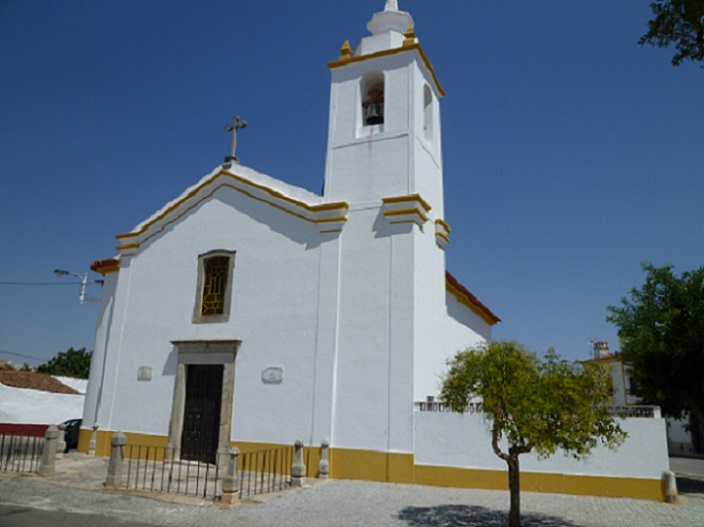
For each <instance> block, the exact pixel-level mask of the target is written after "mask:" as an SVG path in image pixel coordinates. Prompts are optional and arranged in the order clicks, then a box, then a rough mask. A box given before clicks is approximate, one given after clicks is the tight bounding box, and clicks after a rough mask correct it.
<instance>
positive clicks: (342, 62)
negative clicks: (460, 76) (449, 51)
mask: <svg viewBox="0 0 704 527" xmlns="http://www.w3.org/2000/svg"><path fill="white" fill-rule="evenodd" d="M413 50H415V51H417V52H418V54H419V55H420V58H421V59H422V60H423V63H424V64H425V67H426V68H428V71H429V72H430V75H431V76H432V77H433V81H434V82H435V86H436V87H437V89H438V93H439V94H440V95H441V96H442V97H444V96H445V90H444V89H443V87H442V86H441V85H440V82H439V81H438V77H437V75H436V74H435V69H434V68H433V64H432V62H430V59H429V58H428V56H427V55H426V54H425V52H424V51H423V48H421V47H420V44H418V43H414V44H406V45H404V46H402V47H399V48H393V49H385V50H382V51H377V52H375V53H369V54H368V55H359V56H357V57H354V56H344V55H343V56H342V57H340V59H338V60H336V61H333V62H328V68H330V69H335V68H340V67H343V66H347V65H349V64H356V63H359V62H363V61H365V60H372V59H376V58H379V57H386V56H390V55H396V54H399V53H405V52H407V51H413Z"/></svg>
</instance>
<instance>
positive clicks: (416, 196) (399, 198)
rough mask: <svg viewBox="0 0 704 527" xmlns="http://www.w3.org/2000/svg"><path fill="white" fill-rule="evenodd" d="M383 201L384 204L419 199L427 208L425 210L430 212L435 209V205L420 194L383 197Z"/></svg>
mask: <svg viewBox="0 0 704 527" xmlns="http://www.w3.org/2000/svg"><path fill="white" fill-rule="evenodd" d="M381 201H382V202H384V204H389V203H408V202H412V201H417V202H418V203H420V204H421V206H422V207H423V208H424V209H425V212H430V211H431V210H432V209H433V207H431V206H430V203H428V202H427V201H425V200H424V199H423V197H422V196H421V195H420V194H409V195H408V196H392V197H390V198H381Z"/></svg>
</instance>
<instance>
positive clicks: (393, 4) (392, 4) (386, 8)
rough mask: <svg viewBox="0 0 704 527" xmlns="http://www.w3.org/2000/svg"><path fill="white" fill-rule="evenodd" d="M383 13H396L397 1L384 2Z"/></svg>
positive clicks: (387, 0) (388, 0)
mask: <svg viewBox="0 0 704 527" xmlns="http://www.w3.org/2000/svg"><path fill="white" fill-rule="evenodd" d="M384 11H398V0H386V4H385V5H384Z"/></svg>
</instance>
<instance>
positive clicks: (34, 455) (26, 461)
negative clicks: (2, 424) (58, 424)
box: [0, 434, 44, 474]
mask: <svg viewBox="0 0 704 527" xmlns="http://www.w3.org/2000/svg"><path fill="white" fill-rule="evenodd" d="M43 452H44V438H43V437H32V436H20V435H6V434H2V435H0V472H18V473H22V474H36V473H37V472H38V471H39V466H40V464H41V460H42V454H43Z"/></svg>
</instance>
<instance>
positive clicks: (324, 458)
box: [318, 439, 330, 479]
mask: <svg viewBox="0 0 704 527" xmlns="http://www.w3.org/2000/svg"><path fill="white" fill-rule="evenodd" d="M329 447H330V442H329V441H328V440H327V439H323V442H322V443H321V444H320V463H319V464H318V478H320V479H328V476H329V475H330V462H329V461H328V448H329Z"/></svg>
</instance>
